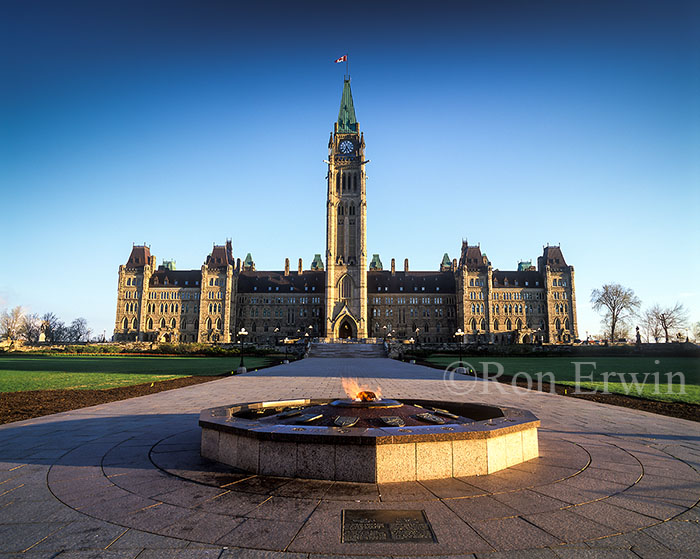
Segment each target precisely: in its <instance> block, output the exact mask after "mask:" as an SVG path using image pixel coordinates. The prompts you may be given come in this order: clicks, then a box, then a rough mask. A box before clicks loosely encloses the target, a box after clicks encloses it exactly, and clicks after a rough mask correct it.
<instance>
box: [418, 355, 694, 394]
mask: <svg viewBox="0 0 700 559" xmlns="http://www.w3.org/2000/svg"><path fill="white" fill-rule="evenodd" d="M457 360H458V357H457V356H455V355H439V354H435V355H432V356H430V357H429V358H428V361H429V362H430V363H432V364H434V365H438V366H441V367H447V366H449V365H450V364H452V363H455V362H456V361H457ZM464 361H465V362H467V363H469V364H470V365H471V366H472V367H473V368H474V369H475V370H476V372H477V375H478V376H479V377H483V376H484V370H485V367H487V368H488V369H487V372H488V375H489V376H490V377H493V376H494V375H496V374H497V373H498V372H499V371H501V370H502V371H503V374H504V375H508V376H515V375H516V374H517V373H521V372H522V373H527V374H528V375H530V377H531V378H532V379H533V384H536V383H537V378H538V376H537V375H538V373H539V374H540V378H542V379H543V380H544V381H545V382H546V381H547V380H548V377H547V376H546V373H552V374H553V376H554V380H555V382H557V383H559V384H565V385H569V386H573V387H574V390H575V386H576V372H577V365H576V363H578V364H579V365H578V369H579V371H580V374H579V379H580V384H579V386H580V390H581V391H583V390H592V389H594V388H595V389H596V390H597V391H599V392H602V391H604V390H605V385H604V380H605V373H608V376H607V379H608V383H607V391H608V392H613V393H616V394H628V395H630V396H641V397H643V398H648V399H651V400H664V401H675V402H689V403H693V404H700V359H697V358H694V357H669V358H664V357H659V358H654V357H472V356H469V357H464ZM487 362H488V363H490V364H489V365H486V363H487ZM496 363H497V364H500V366H501V367H502V369H500V368H499V366H498V365H496ZM590 363H595V369H594V366H593V365H591V364H590ZM668 373H682V377H681V375H678V374H674V375H672V376H671V382H670V383H669V375H668ZM591 374H592V376H591ZM519 377H520V378H522V379H523V380H525V379H526V378H527V377H526V376H525V375H524V374H521V375H519ZM681 378H682V380H681ZM656 379H658V383H657V380H656Z"/></svg>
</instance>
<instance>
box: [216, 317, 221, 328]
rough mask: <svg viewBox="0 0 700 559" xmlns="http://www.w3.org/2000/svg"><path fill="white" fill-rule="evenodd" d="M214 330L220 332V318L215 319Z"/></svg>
mask: <svg viewBox="0 0 700 559" xmlns="http://www.w3.org/2000/svg"><path fill="white" fill-rule="evenodd" d="M216 329H217V330H221V319H220V318H217V319H216Z"/></svg>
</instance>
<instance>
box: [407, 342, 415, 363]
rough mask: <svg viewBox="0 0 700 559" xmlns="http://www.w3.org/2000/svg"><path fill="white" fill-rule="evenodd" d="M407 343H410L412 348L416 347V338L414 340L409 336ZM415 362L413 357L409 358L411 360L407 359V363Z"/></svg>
mask: <svg viewBox="0 0 700 559" xmlns="http://www.w3.org/2000/svg"><path fill="white" fill-rule="evenodd" d="M408 343H409V344H411V346H412V347H413V348H415V347H416V340H414V339H413V338H409V339H408ZM415 362H416V360H415V359H411V360H410V361H409V363H415Z"/></svg>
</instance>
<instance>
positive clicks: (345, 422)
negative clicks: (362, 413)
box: [333, 415, 360, 427]
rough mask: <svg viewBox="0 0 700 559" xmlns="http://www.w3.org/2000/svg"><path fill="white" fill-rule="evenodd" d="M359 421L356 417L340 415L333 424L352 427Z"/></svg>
mask: <svg viewBox="0 0 700 559" xmlns="http://www.w3.org/2000/svg"><path fill="white" fill-rule="evenodd" d="M359 420H360V418H359V417H354V416H350V415H339V416H337V417H336V418H335V419H334V420H333V423H335V424H336V425H337V426H338V427H352V426H353V425H355V423H357V422H358V421H359Z"/></svg>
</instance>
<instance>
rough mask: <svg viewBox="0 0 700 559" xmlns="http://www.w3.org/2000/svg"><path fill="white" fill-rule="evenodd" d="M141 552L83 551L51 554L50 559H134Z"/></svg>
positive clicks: (132, 550) (136, 550)
mask: <svg viewBox="0 0 700 559" xmlns="http://www.w3.org/2000/svg"><path fill="white" fill-rule="evenodd" d="M141 551H142V550H140V549H129V550H121V551H110V550H109V549H107V550H104V549H83V550H78V551H75V550H69V551H63V552H60V554H59V555H57V554H55V553H53V554H52V555H51V557H52V558H56V559H58V558H59V557H60V558H61V559H135V558H136V557H139V556H140V553H141Z"/></svg>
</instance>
